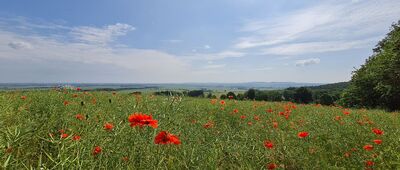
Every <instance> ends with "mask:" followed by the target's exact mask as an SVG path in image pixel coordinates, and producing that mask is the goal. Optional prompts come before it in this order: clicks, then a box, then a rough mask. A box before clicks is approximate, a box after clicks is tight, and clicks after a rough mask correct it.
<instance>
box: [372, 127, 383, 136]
mask: <svg viewBox="0 0 400 170" xmlns="http://www.w3.org/2000/svg"><path fill="white" fill-rule="evenodd" d="M372 131H373V132H374V133H375V134H377V135H383V131H382V130H380V129H378V128H374V129H372Z"/></svg>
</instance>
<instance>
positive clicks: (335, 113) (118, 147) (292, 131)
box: [0, 90, 400, 169]
mask: <svg viewBox="0 0 400 170" xmlns="http://www.w3.org/2000/svg"><path fill="white" fill-rule="evenodd" d="M135 112H142V113H143V114H147V115H152V118H153V119H154V120H157V122H158V126H157V128H153V127H151V126H146V125H145V126H143V127H139V126H134V127H131V126H130V125H131V123H130V122H129V121H128V117H129V116H130V115H132V114H133V113H135ZM0 123H1V126H0V131H1V133H0V135H1V136H0V148H2V150H1V151H0V165H1V166H3V168H10V169H29V168H37V169H39V168H46V169H47V168H48V169H52V168H54V169H61V168H64V169H77V168H78V167H82V168H83V169H92V168H94V169H98V168H101V169H104V168H107V169H129V168H130V169H148V168H149V169H155V168H161V169H273V168H276V169H339V168H355V169H363V168H373V169H375V168H376V169H398V168H400V152H399V151H400V140H399V139H400V130H399V129H400V117H399V113H388V112H384V111H381V110H356V109H344V108H340V107H333V106H332V107H324V106H320V105H314V104H312V105H300V104H293V103H288V102H254V101H235V100H225V101H224V102H221V100H210V99H204V98H186V97H184V98H181V97H160V96H152V95H149V94H144V95H132V94H129V93H120V92H118V93H113V92H79V91H74V90H66V91H55V90H44V91H8V92H0ZM110 124H111V126H112V127H111V126H109V125H110ZM110 127H111V128H110ZM161 131H167V132H169V133H171V134H173V135H175V136H176V137H178V138H179V140H180V144H178V145H176V144H174V143H169V144H156V143H155V137H156V136H157V135H158V134H159V133H160V132H161ZM306 134H308V135H306ZM77 136H78V137H79V139H77V138H78V137H77ZM99 148H100V150H99Z"/></svg>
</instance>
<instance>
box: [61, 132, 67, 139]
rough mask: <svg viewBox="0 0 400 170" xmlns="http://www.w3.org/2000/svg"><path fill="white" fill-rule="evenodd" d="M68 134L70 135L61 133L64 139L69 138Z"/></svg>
mask: <svg viewBox="0 0 400 170" xmlns="http://www.w3.org/2000/svg"><path fill="white" fill-rule="evenodd" d="M68 136H69V135H68V134H66V133H62V134H61V138H63V139H64V138H67V137H68Z"/></svg>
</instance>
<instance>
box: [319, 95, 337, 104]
mask: <svg viewBox="0 0 400 170" xmlns="http://www.w3.org/2000/svg"><path fill="white" fill-rule="evenodd" d="M333 102H334V99H333V97H332V96H331V95H329V94H326V93H324V94H322V95H321V96H320V97H319V103H320V104H322V105H332V104H333Z"/></svg>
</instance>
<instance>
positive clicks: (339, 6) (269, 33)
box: [234, 0, 400, 55]
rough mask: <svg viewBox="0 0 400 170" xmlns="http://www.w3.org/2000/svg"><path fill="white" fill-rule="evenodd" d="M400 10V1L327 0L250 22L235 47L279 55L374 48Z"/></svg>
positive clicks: (243, 28) (396, 18) (395, 19)
mask: <svg viewBox="0 0 400 170" xmlns="http://www.w3.org/2000/svg"><path fill="white" fill-rule="evenodd" d="M399 9H400V1H394V0H382V1H354V2H351V1H334V2H333V1H324V2H322V3H321V4H320V5H317V6H313V7H310V8H306V9H302V10H298V11H295V12H293V13H289V14H287V15H284V16H281V17H277V18H273V19H271V18H268V20H265V19H259V20H252V21H247V22H246V23H245V25H244V26H243V27H242V29H241V31H242V33H243V34H244V36H242V37H240V38H238V40H237V42H236V43H235V44H234V47H235V48H236V49H250V48H252V49H253V50H254V49H255V50H259V49H261V51H263V52H265V53H269V54H278V55H279V54H281V55H296V53H295V52H294V51H296V50H297V51H300V52H301V53H303V54H306V53H312V52H314V51H317V52H325V51H342V50H348V49H353V48H371V47H372V46H373V45H375V44H376V43H377V41H378V40H379V39H380V38H382V36H383V35H384V34H385V33H386V32H387V31H388V30H389V26H390V24H391V23H392V22H396V21H397V20H398V19H399V16H400V10H399ZM370 37H374V38H373V39H371V38H370ZM330 47H332V48H330Z"/></svg>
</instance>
